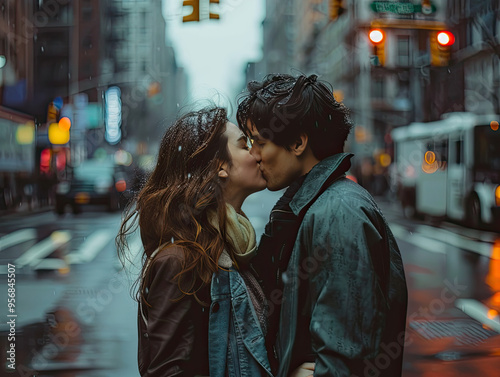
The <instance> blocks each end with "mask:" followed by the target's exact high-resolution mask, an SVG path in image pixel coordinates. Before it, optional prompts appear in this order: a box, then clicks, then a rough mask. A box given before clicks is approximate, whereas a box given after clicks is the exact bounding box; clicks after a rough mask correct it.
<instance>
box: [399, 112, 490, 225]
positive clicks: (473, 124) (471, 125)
mask: <svg viewBox="0 0 500 377" xmlns="http://www.w3.org/2000/svg"><path fill="white" fill-rule="evenodd" d="M499 121H500V116H498V115H475V114H471V113H449V114H445V115H443V117H442V119H441V120H439V121H435V122H428V123H412V124H410V125H408V126H405V127H399V128H396V129H394V130H393V131H392V139H393V140H394V146H395V157H394V159H395V163H396V166H395V168H394V169H393V174H394V175H393V177H392V178H393V182H394V183H395V184H396V186H397V192H398V197H399V199H400V201H401V203H402V206H403V209H404V210H405V213H411V214H426V215H430V216H432V217H438V218H449V219H453V220H457V221H461V222H464V223H466V224H468V225H469V226H472V227H480V226H482V225H488V226H493V227H495V228H496V229H499V228H500V130H499V127H498V122H499Z"/></svg>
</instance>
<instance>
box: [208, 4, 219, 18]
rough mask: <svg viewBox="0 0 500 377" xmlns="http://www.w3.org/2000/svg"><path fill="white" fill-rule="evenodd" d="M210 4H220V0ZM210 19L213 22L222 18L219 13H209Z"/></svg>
mask: <svg viewBox="0 0 500 377" xmlns="http://www.w3.org/2000/svg"><path fill="white" fill-rule="evenodd" d="M210 4H219V0H210ZM209 18H210V19H211V20H218V19H219V18H220V17H219V15H218V14H217V13H212V12H210V13H209Z"/></svg>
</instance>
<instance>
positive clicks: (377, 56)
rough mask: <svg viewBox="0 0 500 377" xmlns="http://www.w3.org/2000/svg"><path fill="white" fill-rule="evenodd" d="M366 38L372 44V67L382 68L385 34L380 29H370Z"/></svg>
mask: <svg viewBox="0 0 500 377" xmlns="http://www.w3.org/2000/svg"><path fill="white" fill-rule="evenodd" d="M368 38H369V39H370V42H371V43H372V44H373V65H376V66H381V67H383V66H384V64H385V33H384V31H383V30H381V29H372V30H370V32H369V33H368Z"/></svg>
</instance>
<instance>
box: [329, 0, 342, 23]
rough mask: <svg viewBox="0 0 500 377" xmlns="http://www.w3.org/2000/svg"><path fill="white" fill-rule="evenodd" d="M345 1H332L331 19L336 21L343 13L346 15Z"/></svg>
mask: <svg viewBox="0 0 500 377" xmlns="http://www.w3.org/2000/svg"><path fill="white" fill-rule="evenodd" d="M344 11H345V8H344V1H343V0H330V19H331V20H336V19H337V18H338V17H339V16H340V15H341V14H342V13H344Z"/></svg>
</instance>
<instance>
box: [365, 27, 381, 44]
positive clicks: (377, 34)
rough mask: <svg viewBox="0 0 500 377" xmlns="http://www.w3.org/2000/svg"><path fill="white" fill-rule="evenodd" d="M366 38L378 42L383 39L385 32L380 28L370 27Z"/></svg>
mask: <svg viewBox="0 0 500 377" xmlns="http://www.w3.org/2000/svg"><path fill="white" fill-rule="evenodd" d="M368 38H370V41H371V42H372V43H374V44H379V43H381V42H383V41H384V38H385V34H384V32H383V31H382V30H380V29H372V30H370V33H368Z"/></svg>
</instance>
